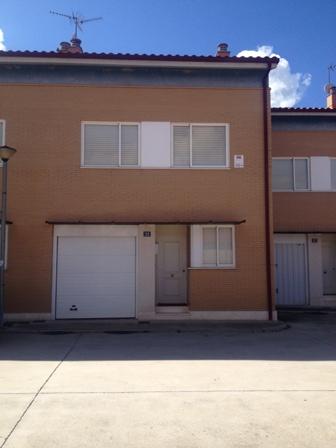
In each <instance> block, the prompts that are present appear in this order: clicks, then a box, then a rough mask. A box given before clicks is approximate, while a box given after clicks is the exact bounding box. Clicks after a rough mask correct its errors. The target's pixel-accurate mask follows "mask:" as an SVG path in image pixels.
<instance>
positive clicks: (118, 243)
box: [56, 236, 136, 319]
mask: <svg viewBox="0 0 336 448" xmlns="http://www.w3.org/2000/svg"><path fill="white" fill-rule="evenodd" d="M135 242H136V238H135V237H93V236H89V237H87V236H85V237H76V236H71V237H67V236H61V237H58V238H57V260H56V269H57V271H56V318H58V319H74V318H125V317H134V316H135V252H136V244H135Z"/></svg>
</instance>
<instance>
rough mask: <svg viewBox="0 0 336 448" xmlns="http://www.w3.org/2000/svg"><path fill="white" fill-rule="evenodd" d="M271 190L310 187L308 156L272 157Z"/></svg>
mask: <svg viewBox="0 0 336 448" xmlns="http://www.w3.org/2000/svg"><path fill="white" fill-rule="evenodd" d="M272 184H273V191H307V190H309V189H310V179H309V159H308V158H299V157H291V158H274V159H273V160H272Z"/></svg>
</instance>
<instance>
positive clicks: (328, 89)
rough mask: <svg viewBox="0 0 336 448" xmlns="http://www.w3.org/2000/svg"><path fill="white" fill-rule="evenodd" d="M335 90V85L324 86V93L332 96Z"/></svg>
mask: <svg viewBox="0 0 336 448" xmlns="http://www.w3.org/2000/svg"><path fill="white" fill-rule="evenodd" d="M333 88H335V86H334V85H333V84H330V83H328V84H326V85H325V86H324V91H325V93H327V94H328V95H330V94H331V91H332V89H333Z"/></svg>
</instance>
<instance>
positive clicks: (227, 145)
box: [170, 122, 230, 170]
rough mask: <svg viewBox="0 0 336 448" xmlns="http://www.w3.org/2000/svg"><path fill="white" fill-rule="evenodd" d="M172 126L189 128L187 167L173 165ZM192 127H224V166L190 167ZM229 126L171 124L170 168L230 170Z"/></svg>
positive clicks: (219, 124)
mask: <svg viewBox="0 0 336 448" xmlns="http://www.w3.org/2000/svg"><path fill="white" fill-rule="evenodd" d="M174 126H188V127H189V137H190V138H189V165H188V166H175V165H174ZM193 126H204V127H205V126H207V127H209V126H219V127H223V126H224V127H225V151H226V164H225V165H192V127H193ZM229 136H230V125H229V123H183V122H172V123H171V131H170V145H171V150H170V167H171V168H174V169H180V170H181V169H182V170H186V169H193V170H197V169H201V170H203V169H210V170H216V169H217V170H225V169H230V146H229V145H230V137H229Z"/></svg>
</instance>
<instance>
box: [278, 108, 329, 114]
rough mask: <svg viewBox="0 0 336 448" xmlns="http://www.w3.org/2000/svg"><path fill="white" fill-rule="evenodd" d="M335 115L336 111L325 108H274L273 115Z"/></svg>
mask: <svg viewBox="0 0 336 448" xmlns="http://www.w3.org/2000/svg"><path fill="white" fill-rule="evenodd" d="M279 112H280V113H281V112H284V113H287V112H288V113H291V112H293V113H295V112H296V113H307V114H309V113H319V112H322V113H335V112H336V109H330V108H324V107H272V113H279Z"/></svg>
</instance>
